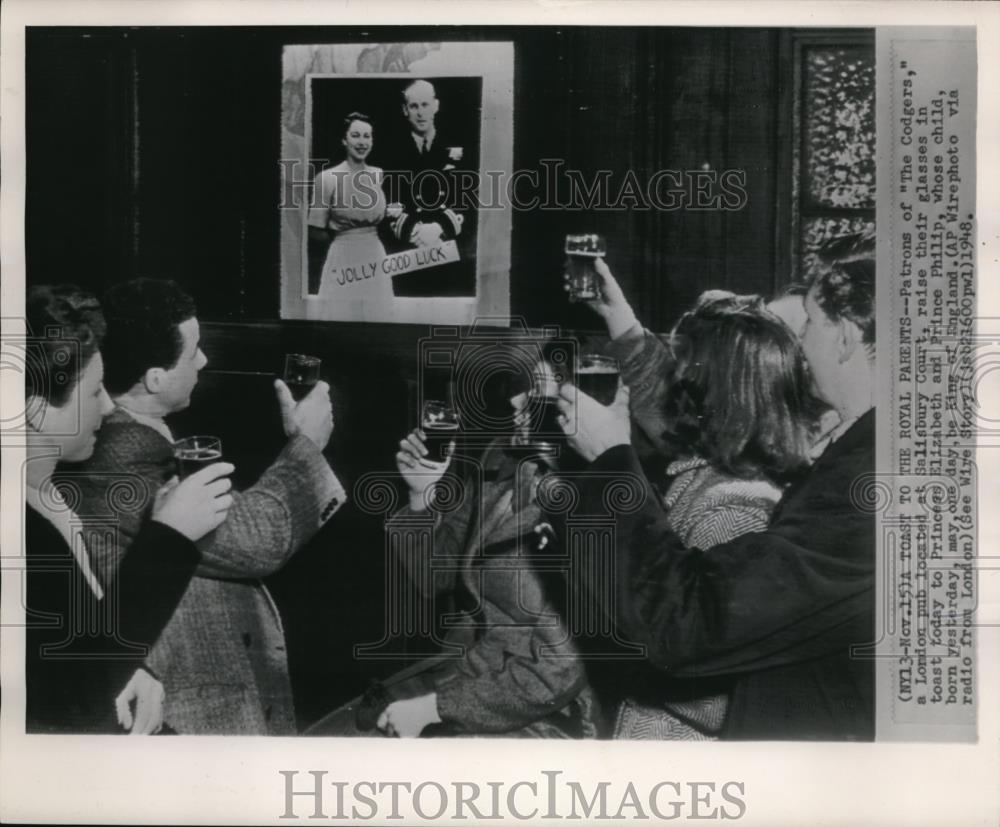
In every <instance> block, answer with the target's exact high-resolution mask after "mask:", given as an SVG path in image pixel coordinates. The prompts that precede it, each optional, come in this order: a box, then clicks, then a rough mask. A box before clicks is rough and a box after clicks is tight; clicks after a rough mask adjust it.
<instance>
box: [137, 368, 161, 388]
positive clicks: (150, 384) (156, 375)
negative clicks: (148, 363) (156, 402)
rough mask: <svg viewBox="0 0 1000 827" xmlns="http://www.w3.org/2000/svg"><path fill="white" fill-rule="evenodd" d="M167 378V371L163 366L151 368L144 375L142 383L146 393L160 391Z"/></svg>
mask: <svg viewBox="0 0 1000 827" xmlns="http://www.w3.org/2000/svg"><path fill="white" fill-rule="evenodd" d="M165 378H166V371H164V370H163V368H149V370H147V371H146V372H145V373H144V374H143V375H142V385H143V387H144V388H145V389H146V393H159V392H160V391H161V390H163V383H164V380H165Z"/></svg>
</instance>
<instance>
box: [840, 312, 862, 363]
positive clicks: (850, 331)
mask: <svg viewBox="0 0 1000 827" xmlns="http://www.w3.org/2000/svg"><path fill="white" fill-rule="evenodd" d="M837 325H838V327H839V328H840V331H839V333H838V335H837V351H838V352H837V358H838V361H839V362H840V363H841V364H843V363H844V362H847V361H850V359H851V357H852V356H854V352H855V351H856V350H857V349H858V348H859V347H862V346H863V342H862V335H861V328H860V327H858V326H857V325H856V324H855V323H854V322H852V321H851V320H850V319H843V318H842V319H840V320H839V321H838V322H837Z"/></svg>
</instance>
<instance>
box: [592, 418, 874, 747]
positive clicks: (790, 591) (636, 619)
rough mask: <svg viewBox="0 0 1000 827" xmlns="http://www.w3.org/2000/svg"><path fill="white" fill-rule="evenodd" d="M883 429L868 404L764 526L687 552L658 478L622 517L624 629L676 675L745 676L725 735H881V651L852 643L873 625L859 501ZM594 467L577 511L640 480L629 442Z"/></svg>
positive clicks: (618, 526) (595, 507)
mask: <svg viewBox="0 0 1000 827" xmlns="http://www.w3.org/2000/svg"><path fill="white" fill-rule="evenodd" d="M874 427H875V412H874V410H871V411H869V412H868V413H866V414H865V415H864V416H862V417H861V418H860V419H858V420H857V421H856V422H855V423H854V424H853V425H852V426H851V427H850V428H849V429H848V430H847V432H846V433H844V434H843V435H842V436H841V437H840V439H838V440H837V441H836V442H834V443H832V444H831V445H830V446H829V447H828V448H827V449H826V451H825V452H824V453H823V455H822V456H821V457H820V458H819V459H818V460H817V461H816V464H815V465H814V466H813V467H812V468H811V470H810V472H809V474H808V475H807V476H806V477H805V478H804V479H803V480H802V481H801V482H800V483H798V484H797V485H794V486H792V487H791V488H790V489H789V490H788V491H786V493H785V495H784V496H783V497H782V499H781V501H780V502H779V504H778V506H777V508H776V509H775V511H774V513H773V515H772V519H771V524H770V526H769V528H768V529H767V530H766V531H764V532H761V533H758V534H745V535H742V536H740V537H738V538H736V539H734V540H733V541H731V542H729V543H725V544H723V545H720V546H715V547H714V548H711V549H708V550H706V551H705V552H702V551H700V550H698V549H689V548H685V546H684V544H683V543H682V542H681V540H680V539H679V538H678V537H677V536H676V535H675V534H674V533H673V532H672V531H671V530H670V528H669V524H668V520H667V515H666V513H665V511H664V510H663V506H662V504H661V500H660V497H659V496H658V495H657V494H656V492H655V491H653V490H652V488H651V487H649V486H648V485H647V490H646V493H645V498H644V500H643V501H642V504H641V506H640V507H639V508H638V510H636V511H633V512H631V513H624V512H619V513H618V514H617V515H616V517H615V542H616V548H617V575H618V576H617V578H616V581H615V591H616V592H617V594H616V605H615V607H614V610H615V616H616V620H617V623H618V628H619V632H620V633H621V634H623V635H624V636H625V637H627V638H628V639H630V640H631V641H634V642H636V643H641V644H644V645H645V646H646V648H647V656H648V658H649V660H650V661H651V662H652V663H653V665H655V666H657V667H659V668H661V669H663V670H665V671H667V672H669V673H670V674H671V675H673V676H675V677H710V676H718V675H732V676H735V678H736V680H735V686H734V690H733V693H732V697H731V701H730V707H729V713H728V717H727V720H726V725H725V729H724V732H723V737H724V738H731V739H821V740H871V739H873V738H874V709H873V704H874V671H873V661H872V660H871V658H870V656H869V657H868V658H866V657H865V656H864V655H863V654H860V653H854V654H852V651H851V649H852V647H854V646H862V647H863V646H865V645H867V644H870V643H872V641H873V634H874V631H873V628H874V606H875V592H874V583H875V571H874V569H875V519H874V514H873V513H872V512H871V511H870V510H867V509H865V508H863V507H862V505H861V504H860V503H858V502H856V501H855V498H854V497H852V490H856V484H857V482H858V480H859V479H860V478H861V477H862V476H863V475H866V474H871V473H872V471H873V466H874V453H875V446H874V442H875V437H874ZM590 470H591V471H592V472H593V475H592V476H591V477H589V478H588V479H587V480H586V481H585V482H584V483H583V485H582V492H581V494H582V507H581V510H580V513H594V514H596V513H601V512H602V510H603V507H604V506H603V503H602V497H603V494H604V491H605V485H606V483H607V482H608V481H609V479H611V478H613V477H615V476H616V475H617V476H620V475H621V474H622V473H629V472H631V473H632V474H636V475H639V476H641V468H640V465H639V463H638V459H637V457H636V454H635V452H634V450H633V449H632V448H631V447H629V446H619V447H616V448H612V449H611V450H609V451H607V452H605V453H604V454H603V455H602V456H600V457H598V458H597V460H596V461H595V462H594V463H593V464H592V465H591V468H590ZM599 585H600V584H598V583H591V584H590V588H591V591H593V592H594V593H595V594H599V593H600V591H599V590H598V588H597V587H598V586H599Z"/></svg>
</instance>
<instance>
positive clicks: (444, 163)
mask: <svg viewBox="0 0 1000 827" xmlns="http://www.w3.org/2000/svg"><path fill="white" fill-rule="evenodd" d="M449 147H462V150H463V155H462V160H461V161H453V160H451V159H450V158H449V156H448V148H449ZM379 160H380V162H381V164H382V168H383V171H384V172H385V176H384V177H383V189H384V191H385V194H386V201H387V202H388V203H391V202H392V201H398V202H399V203H400V204H402V205H403V210H404V211H405V212H406V214H407V215H408V216H409V217H410V220H409V221H403V222H401V223H400V227H401V228H402V229H401V233H402V237H396V236H395V235H393V234H392V232H391V226H392V222H383V226H382V228H381V231H382V234H383V237H382V243H383V245H384V246H385V248H386V250H387V251H389V252H390V253H393V252H398V251H399V250H408V249H412V245H411V244H409V241H408V238H409V228H410V227H412V225H413V223H414V222H416V221H420V222H424V223H435V224H438V226H440V227H441V228H442V230H443V233H444V238H445V239H446V240H448V239H450V238H454V239H455V241H456V243H457V244H458V250H459V255H460V256H461V261H457V262H451V263H448V264H441V265H438V266H437V267H430V268H428V269H427V270H420V271H418V272H415V273H407V274H404V275H400V276H396V277H394V278H393V291H394V292H395V294H396V295H397V296H473V295H475V292H476V267H475V256H476V230H477V228H476V219H477V214H476V209H475V208H474V206H473V207H470V206H469V205H468V204H466V203H463V201H464V200H465V199H463V198H462V197H461V196H460V195H459V188H460V176H461V174H462V171H465V172H466V174H468V173H469V172H473V173H475V174H476V175H478V172H479V162H478V147H474V146H471V145H470V142H469V141H464V140H463V139H461V138H458V137H456V136H454V135H452V134H451V133H449V132H448V131H447V130H444V129H438V130H437V132H436V134H435V136H434V142H433V143H432V144H431V146H430V149H429V151H428V152H427V153H422V152H420V151H419V150H418V148H417V145H416V143H415V142H414V139H413V136H412V134H411V133H410V131H409V130H406V131H405V132H403V133H402V134H401V135H400V136H399V137H398V138H397V139H396V140H395V141H394V142H392V143H390V144H389V145H388V147H387V148H386V150H385V152H384V153H380V155H379ZM414 182H415V185H414ZM477 191H478V190H474V191H472V192H470V193H469V194H468V196H467V198H469V199H471V198H472V197H473V196H474V195H475V194H476V192H477ZM446 210H451V211H452V212H453V213H455V214H458V215H461V216H462V219H463V222H462V228H461V232H460V233H458V235H457V236H455V235H454V230H453V226H452V221H451V219H450V218H449V217H448V216H447V215H446Z"/></svg>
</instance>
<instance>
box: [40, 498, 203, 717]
mask: <svg viewBox="0 0 1000 827" xmlns="http://www.w3.org/2000/svg"><path fill="white" fill-rule="evenodd" d="M25 535H26V542H25V546H26V549H25V550H26V558H27V559H26V566H27V601H26V610H27V624H28V626H27V631H26V643H27V646H26V666H25V673H26V681H27V716H26V717H27V721H26V729H27V731H28V732H53V733H57V732H62V733H67V732H119V731H121V730H120V728H119V727H118V724H117V719H116V716H115V706H114V701H115V697H116V696H117V695H118V693H119V692H120V691H121V690H122V689H123V688H124V686H125V684H126V683H127V682H128V680H129V678H130V677H131V675H132V673H133V672H134V671H135V670H136V669H137V668H139V667H141V666H142V665H143V661H144V660H145V657H146V654H147V652H148V650H149V647H151V646H152V645H153V644H154V643H155V642H156V640H157V638H159V636H160V632H162V631H163V628H164V627H165V626H166V625H167V622H168V621H169V620H170V618H171V616H172V615H173V613H174V609H175V608H176V607H177V604H178V603H179V602H180V599H181V596H182V595H183V594H184V590H185V589H186V588H187V585H188V583H189V582H190V580H191V576H192V575H193V574H194V570H195V566H196V565H197V564H198V560H199V554H198V550H197V548H196V547H195V545H194V543H192V542H191V541H190V540H188V539H187V538H186V537H184V536H183V535H181V534H179V533H178V532H176V531H174V530H173V529H172V528H168V527H167V526H165V525H163V524H161V523H156V522H146V523H145V525H144V526H143V528H142V530H141V531H140V532H139V534H138V536H137V537H136V539H135V543H134V544H133V545H132V549H131V551H130V552H129V553H128V554H127V555H125V557H124V558H123V559H122V561H121V565H120V566H119V570H118V579H117V581H116V583H115V586H113V587H110V588H107V589H105V593H104V598H103V599H102V600H100V601H98V600H97V599H96V596H95V595H94V593H93V592H92V591H91V590H90V587H89V586H88V585H87V583H86V581H85V580H84V577H83V572H82V571H81V569H80V567H79V565H78V564H77V562H76V559H75V558H74V557H73V554H72V552H71V551H70V548H69V546H68V545H66V541H65V540H64V539H63V535H62V534H61V533H60V532H59V530H58V529H57V528H56V527H55V526H54V525H52V523H50V522H49V521H48V520H47V519H46V518H45V517H44V516H43V515H41V514H39V513H38V512H37V511H35V510H34V508H32V507H31V506H27V507H26V519H25ZM95 619H96V621H97V623H96V624H95V629H96V631H93V630H92V632H91V633H88V634H83V633H82V632H81V631H80V628H81V625H82V622H85V621H88V620H89V621H93V620H95Z"/></svg>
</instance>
